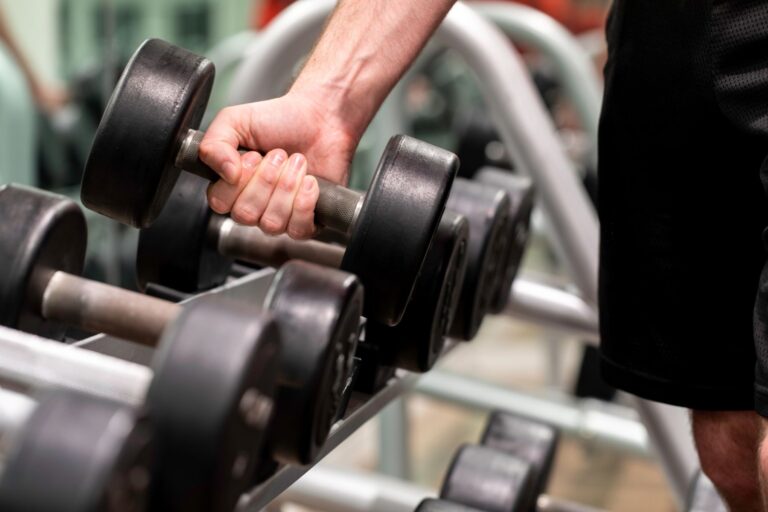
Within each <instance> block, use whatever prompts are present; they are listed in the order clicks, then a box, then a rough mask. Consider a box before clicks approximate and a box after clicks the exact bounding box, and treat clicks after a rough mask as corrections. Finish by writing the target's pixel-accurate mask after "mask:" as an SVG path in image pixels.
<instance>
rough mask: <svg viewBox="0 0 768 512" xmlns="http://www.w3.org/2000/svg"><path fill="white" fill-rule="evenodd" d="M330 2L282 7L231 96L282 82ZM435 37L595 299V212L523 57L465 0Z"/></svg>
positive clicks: (254, 94)
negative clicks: (471, 80) (469, 80)
mask: <svg viewBox="0 0 768 512" xmlns="http://www.w3.org/2000/svg"><path fill="white" fill-rule="evenodd" d="M334 5H335V1H334V0H316V1H314V0H313V1H312V2H297V3H295V4H293V5H292V6H291V7H289V8H288V9H286V10H285V11H284V12H283V14H282V15H281V16H280V17H278V18H277V19H276V20H275V21H274V22H273V23H272V24H271V25H270V26H269V27H268V28H267V29H266V30H265V31H264V32H263V33H262V35H261V37H260V39H259V41H258V43H257V44H256V45H255V48H254V49H253V51H251V52H249V55H248V57H246V59H245V60H244V62H243V64H242V65H241V67H240V69H238V71H237V72H236V74H235V79H234V80H233V86H232V89H231V91H230V97H229V99H230V102H232V103H246V102H250V101H256V100H260V99H265V98H267V97H271V96H274V94H269V92H274V91H276V90H284V88H285V86H286V85H287V83H288V78H287V77H288V76H290V74H291V73H292V70H293V65H294V63H296V62H297V61H298V60H300V59H301V58H302V56H303V55H304V54H305V53H306V52H307V51H308V50H309V49H310V48H311V47H312V44H313V43H314V41H315V40H316V39H317V37H318V35H319V34H320V31H321V30H322V27H323V23H324V21H325V18H326V17H327V16H328V14H329V13H330V12H331V10H332V9H333V6H334ZM436 37H437V38H438V39H439V40H440V41H441V42H442V43H444V44H445V45H446V46H448V47H449V48H452V49H453V50H455V51H457V52H458V53H459V54H460V55H462V56H463V58H464V59H465V61H466V62H467V64H468V65H469V66H471V68H472V69H473V71H474V72H475V73H476V74H477V76H478V77H480V80H479V84H480V87H481V88H482V92H483V95H484V98H485V100H486V103H487V105H488V108H489V111H490V112H491V115H492V116H493V117H494V121H495V122H496V125H497V126H498V127H499V132H500V134H501V137H502V140H503V141H504V143H505V144H506V145H507V147H509V148H511V149H512V150H513V151H512V153H513V154H515V155H517V156H518V158H519V161H518V162H516V163H518V165H519V167H520V168H521V170H523V171H524V172H526V173H528V174H530V175H531V176H532V177H533V179H534V181H535V183H536V185H537V188H538V190H539V192H540V194H541V201H542V205H543V208H544V209H545V211H546V212H547V214H548V217H549V218H550V219H551V221H552V225H553V227H554V229H555V230H556V232H557V234H558V237H559V238H560V240H561V241H562V244H563V248H564V249H565V251H566V254H567V256H568V258H567V264H568V265H569V266H570V268H571V270H572V273H573V277H574V280H575V282H576V284H577V285H578V286H579V289H580V290H581V292H582V295H583V297H584V298H585V300H586V301H587V302H589V303H592V304H596V303H597V263H598V251H597V248H598V224H597V215H596V213H595V210H594V208H593V206H592V205H591V204H590V202H589V199H588V198H587V195H586V192H585V191H584V189H583V187H582V185H581V183H580V182H579V180H578V178H577V173H576V172H575V171H574V169H573V165H572V164H571V163H570V162H569V160H568V157H567V156H566V154H565V152H564V150H563V148H562V147H561V145H560V142H559V140H558V138H557V134H556V131H555V127H554V125H553V123H552V120H551V119H550V117H549V114H548V113H547V111H546V109H545V107H544V104H543V103H542V100H541V98H540V97H539V94H538V92H537V91H536V89H535V87H534V85H533V83H532V81H531V78H530V76H529V75H528V71H527V70H526V68H525V66H524V64H523V62H522V60H521V59H520V57H519V55H518V54H517V52H516V51H515V50H514V48H512V46H511V45H509V44H508V42H507V39H506V38H505V36H504V35H503V33H501V32H500V31H499V29H498V28H496V27H495V26H494V25H493V24H492V23H491V22H489V21H488V20H486V19H484V18H483V17H482V16H481V15H479V14H478V13H477V12H475V11H473V10H472V9H471V8H469V7H467V6H466V5H464V4H462V3H458V4H456V5H455V6H454V8H453V9H451V11H450V13H449V14H448V16H447V17H446V19H445V21H444V22H443V23H442V25H441V26H440V27H439V29H438V31H437V34H436ZM276 88H277V89H276ZM280 88H282V89H280Z"/></svg>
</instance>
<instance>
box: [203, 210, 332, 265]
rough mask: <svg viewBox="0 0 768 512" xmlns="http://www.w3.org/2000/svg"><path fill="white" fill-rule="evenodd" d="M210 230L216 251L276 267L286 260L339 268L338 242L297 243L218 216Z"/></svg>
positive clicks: (313, 241) (231, 256)
mask: <svg viewBox="0 0 768 512" xmlns="http://www.w3.org/2000/svg"><path fill="white" fill-rule="evenodd" d="M209 230H210V231H209V233H210V235H209V236H210V241H211V243H212V245H213V246H214V247H216V249H217V250H218V252H219V254H222V255H224V256H228V257H230V258H234V259H236V260H241V261H245V262H247V263H253V264H256V265H264V266H269V267H279V266H280V265H282V264H283V263H285V262H286V261H288V260H303V261H311V262H312V263H317V264H318V265H322V266H325V267H333V268H340V267H341V260H342V259H343V258H344V248H342V247H339V246H337V245H332V244H328V243H323V242H317V241H315V240H306V241H301V242H299V241H296V240H293V239H292V238H290V237H289V236H287V235H280V236H270V235H267V234H266V233H264V232H263V231H262V230H260V229H259V228H257V227H250V226H242V225H240V224H237V223H236V222H235V221H233V220H232V219H230V218H227V217H223V216H221V215H214V216H212V217H211V224H210V226H209Z"/></svg>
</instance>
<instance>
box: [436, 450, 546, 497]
mask: <svg viewBox="0 0 768 512" xmlns="http://www.w3.org/2000/svg"><path fill="white" fill-rule="evenodd" d="M532 483H533V475H532V469H531V464H530V462H528V461H526V460H524V459H522V458H519V457H515V456H514V455H510V454H508V453H504V452H501V451H498V450H495V449H493V448H489V447H487V446H479V445H464V446H462V447H461V448H459V451H458V452H457V453H456V455H455V456H454V458H453V461H452V462H451V465H450V468H449V469H448V473H447V474H446V476H445V479H444V480H443V485H442V488H441V489H440V498H442V499H444V500H447V501H452V502H455V503H460V504H462V505H465V506H467V507H471V508H476V509H479V510H484V511H486V512H528V511H529V510H530V508H528V505H529V504H528V502H527V497H528V496H529V490H530V488H531V486H532Z"/></svg>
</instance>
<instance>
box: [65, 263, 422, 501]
mask: <svg viewBox="0 0 768 512" xmlns="http://www.w3.org/2000/svg"><path fill="white" fill-rule="evenodd" d="M274 274H275V271H274V270H273V269H264V270H260V271H257V272H254V273H252V274H249V275H246V276H244V277H241V278H238V279H234V280H231V281H230V282H228V283H227V284H225V285H224V286H221V287H219V288H215V289H213V290H211V291H209V292H206V293H204V294H201V295H197V296H195V297H192V298H190V299H188V300H186V301H184V302H182V304H186V303H190V302H193V301H196V300H199V299H200V298H201V297H204V296H210V295H217V296H220V297H226V298H231V299H237V300H239V301H243V302H247V303H250V304H253V305H254V306H260V305H261V304H262V303H263V302H264V299H265V297H266V294H267V290H268V289H269V286H270V284H271V282H272V278H273V276H274ZM77 345H78V346H79V347H81V348H86V349H89V350H93V351H95V352H99V353H102V354H107V355H110V356H114V357H117V358H120V359H124V360H127V361H131V362H134V363H139V364H144V365H148V364H149V363H150V361H151V358H152V354H153V350H152V349H149V348H146V347H142V346H138V345H135V344H131V343H128V342H125V341H123V340H120V339H118V338H113V337H111V336H107V335H104V334H99V335H96V336H93V337H90V338H87V339H85V340H82V341H80V342H78V343H77ZM417 381H418V375H416V374H410V373H408V372H404V371H403V372H398V373H397V374H396V376H395V377H393V378H392V379H390V381H389V382H388V383H387V385H386V386H385V387H384V388H383V389H381V390H380V391H379V392H377V393H376V394H374V395H366V394H362V393H353V395H352V397H351V398H350V402H349V406H348V408H347V413H346V415H345V417H344V418H343V419H342V420H340V421H339V422H338V423H336V425H334V427H333V430H332V431H331V434H330V436H329V437H328V440H327V441H326V443H325V446H324V447H323V449H322V451H321V453H320V458H322V457H324V456H325V455H327V454H328V453H330V452H331V451H332V450H333V449H334V448H336V447H337V446H339V445H340V444H341V443H343V442H344V440H346V439H347V438H348V437H349V436H350V435H352V434H353V433H354V432H355V431H356V430H357V429H358V428H360V427H361V426H362V425H363V424H365V423H366V422H367V421H368V420H370V419H371V418H373V417H374V416H375V415H376V414H378V413H379V412H380V411H381V410H382V409H383V408H384V407H386V406H387V405H388V404H389V403H391V402H392V401H393V400H395V399H397V398H398V397H400V396H402V395H403V394H405V393H406V392H407V391H409V390H410V389H412V388H413V387H414V386H415V384H416V382H417ZM311 468H312V466H311V465H308V466H302V467H296V466H285V467H283V468H281V469H280V470H279V471H278V472H277V473H276V474H275V475H273V476H272V477H271V478H269V479H268V480H267V481H265V482H263V483H262V484H260V485H259V486H257V487H256V488H254V489H253V490H251V491H250V492H249V493H247V494H246V495H244V496H243V498H242V499H241V500H240V504H239V506H238V510H239V511H242V512H245V511H254V512H255V511H258V510H262V509H263V508H264V507H265V506H266V505H267V504H269V503H270V502H271V501H272V500H274V499H275V498H277V497H278V496H279V495H280V494H281V493H282V492H283V491H285V490H286V489H287V488H288V487H290V486H291V484H293V483H294V482H295V481H296V480H298V479H299V478H301V476H302V475H304V473H306V472H307V471H309V470H310V469H311Z"/></svg>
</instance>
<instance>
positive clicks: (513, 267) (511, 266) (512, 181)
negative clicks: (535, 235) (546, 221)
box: [475, 167, 536, 313]
mask: <svg viewBox="0 0 768 512" xmlns="http://www.w3.org/2000/svg"><path fill="white" fill-rule="evenodd" d="M475 180H476V181H478V182H480V183H484V184H486V185H490V186H493V187H497V188H500V189H502V190H506V191H507V193H508V194H509V226H508V227H507V232H508V235H507V237H506V240H507V246H506V247H505V249H504V252H503V254H504V255H503V256H502V261H503V263H502V265H501V267H502V269H503V272H502V274H501V279H496V283H497V284H498V286H497V291H496V293H495V294H494V296H493V298H492V299H491V305H490V312H491V313H500V312H501V311H502V310H503V309H504V308H505V307H506V305H507V302H508V301H509V293H510V289H511V288H512V283H513V282H514V280H515V277H516V276H517V271H518V270H519V269H520V263H521V262H522V259H523V254H524V253H525V247H526V245H527V243H528V236H529V234H530V224H531V213H532V212H533V199H534V196H535V192H536V191H535V189H534V187H533V181H531V179H530V178H527V177H525V176H519V175H516V174H512V172H510V171H506V170H503V169H496V168H493V167H484V168H482V169H480V170H479V171H478V172H477V174H475Z"/></svg>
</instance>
